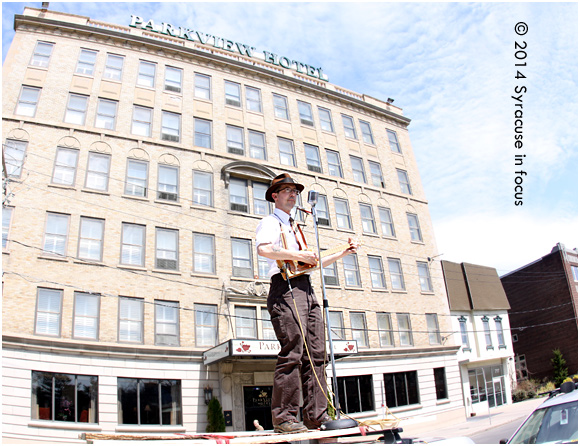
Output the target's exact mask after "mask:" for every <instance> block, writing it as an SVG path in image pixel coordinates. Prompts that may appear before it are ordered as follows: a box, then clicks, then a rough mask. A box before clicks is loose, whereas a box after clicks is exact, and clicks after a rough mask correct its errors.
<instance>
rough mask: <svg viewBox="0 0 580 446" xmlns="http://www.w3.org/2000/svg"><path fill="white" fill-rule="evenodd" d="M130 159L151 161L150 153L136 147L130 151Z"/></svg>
mask: <svg viewBox="0 0 580 446" xmlns="http://www.w3.org/2000/svg"><path fill="white" fill-rule="evenodd" d="M128 158H133V159H137V160H141V161H149V153H147V151H145V150H143V149H141V148H139V147H135V148H134V149H131V150H129V155H128Z"/></svg>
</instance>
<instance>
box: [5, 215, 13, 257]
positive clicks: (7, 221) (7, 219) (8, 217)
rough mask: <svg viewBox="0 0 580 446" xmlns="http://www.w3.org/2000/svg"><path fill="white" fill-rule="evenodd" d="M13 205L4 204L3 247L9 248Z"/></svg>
mask: <svg viewBox="0 0 580 446" xmlns="http://www.w3.org/2000/svg"><path fill="white" fill-rule="evenodd" d="M12 209H13V208H11V207H5V206H2V249H6V248H8V234H9V233H10V223H11V222H12Z"/></svg>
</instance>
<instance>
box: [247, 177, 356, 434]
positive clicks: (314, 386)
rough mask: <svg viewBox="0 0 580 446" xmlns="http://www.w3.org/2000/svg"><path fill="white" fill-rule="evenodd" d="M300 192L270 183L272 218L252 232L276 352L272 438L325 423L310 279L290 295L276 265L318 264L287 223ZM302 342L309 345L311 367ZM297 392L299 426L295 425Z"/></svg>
mask: <svg viewBox="0 0 580 446" xmlns="http://www.w3.org/2000/svg"><path fill="white" fill-rule="evenodd" d="M303 190H304V186H303V185H302V184H299V183H296V182H295V181H294V180H293V179H292V178H291V177H290V175H288V174H287V173H284V174H281V175H278V176H277V177H276V178H274V179H273V180H272V183H271V185H270V187H269V188H268V190H267V191H266V200H268V201H270V202H273V203H274V204H275V209H274V212H273V213H272V214H270V215H268V216H267V217H264V218H263V219H262V221H261V222H260V224H259V225H258V228H257V229H256V246H257V250H258V255H261V256H263V257H266V258H267V259H268V275H269V277H270V279H271V282H270V292H269V294H268V312H269V313H270V317H271V319H272V326H273V327H274V331H275V333H276V337H277V338H278V341H279V342H280V346H281V350H280V353H279V354H278V362H277V363H276V369H275V371H274V389H273V392H272V422H273V424H274V431H275V432H284V433H295V432H305V431H306V430H307V429H318V428H319V427H320V426H321V425H322V423H324V422H326V421H328V420H330V418H329V416H328V414H327V412H326V408H327V400H326V377H325V373H324V364H325V357H324V355H325V337H324V324H323V319H322V310H321V308H320V305H319V304H318V302H317V301H316V297H315V295H314V290H313V289H312V286H311V284H310V276H309V275H308V274H302V275H299V276H295V277H293V278H291V279H290V284H291V289H292V290H291V291H290V287H289V285H288V282H287V281H286V279H284V277H283V276H282V274H281V270H280V267H279V266H278V264H277V262H276V261H287V262H289V261H296V262H303V263H305V264H307V265H316V264H317V262H318V255H317V254H316V253H315V252H313V251H305V250H303V249H304V248H305V243H306V241H305V240H304V237H303V235H302V232H301V231H300V230H298V229H296V227H295V225H294V224H293V222H292V221H291V219H290V211H291V210H292V208H293V207H294V206H295V205H296V200H297V199H298V194H300V192H302V191H303ZM356 249H357V247H356V245H355V244H354V243H353V242H352V240H350V239H349V248H347V249H345V250H344V251H341V252H338V253H336V254H333V255H330V256H328V257H326V258H325V259H324V261H323V262H322V266H323V267H326V266H327V265H330V264H331V263H333V262H335V261H336V260H338V259H340V258H342V257H344V256H346V255H347V254H350V253H353V252H356ZM292 268H293V267H292ZM296 310H298V314H297V313H296ZM302 331H303V332H304V338H305V339H304V338H303V336H302ZM304 342H306V344H307V345H308V352H309V353H310V357H311V359H312V364H311V362H310V359H309V357H308V352H307V349H306V348H305V347H304ZM313 367H314V370H313ZM317 377H318V378H317ZM301 387H302V389H301ZM301 390H302V396H303V400H304V407H303V412H302V414H303V418H304V424H303V423H301V422H300V421H298V410H299V407H300V393H301Z"/></svg>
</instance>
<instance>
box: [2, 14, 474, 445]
mask: <svg viewBox="0 0 580 446" xmlns="http://www.w3.org/2000/svg"><path fill="white" fill-rule="evenodd" d="M182 26H186V25H185V24H182ZM14 27H15V31H16V33H15V36H14V40H13V42H12V45H11V47H10V50H9V52H8V55H7V57H6V60H5V63H4V67H3V70H4V71H3V104H2V107H3V109H2V143H3V153H4V160H5V175H6V176H7V181H6V183H5V196H4V207H3V252H2V254H3V255H2V257H3V269H4V276H3V287H4V288H3V293H4V295H3V305H2V319H3V326H2V341H3V356H4V357H3V363H2V368H3V406H4V407H3V431H4V436H5V437H13V438H24V439H26V438H32V437H35V438H44V439H65V438H68V439H74V438H77V437H78V434H79V432H102V433H142V432H157V433H160V432H185V431H187V432H192V431H204V430H205V427H206V422H207V419H206V404H205V400H206V397H208V396H209V394H210V392H211V394H212V395H213V396H216V397H217V398H218V399H219V401H220V403H221V405H222V407H223V409H224V412H225V414H226V420H227V423H228V427H227V429H228V430H230V431H232V430H234V431H236V430H245V429H251V426H250V425H249V423H251V421H252V420H253V419H259V420H260V421H261V423H262V424H263V425H265V426H266V427H269V426H268V423H271V421H270V419H269V406H268V404H269V395H270V391H271V385H272V371H273V367H274V363H275V357H276V350H277V341H276V340H275V339H273V331H272V328H271V325H270V323H269V317H268V315H267V311H266V305H265V304H266V300H265V296H266V294H267V289H268V282H267V280H264V273H265V271H264V265H265V262H264V261H263V259H260V258H258V257H257V255H256V249H255V248H256V247H255V242H254V240H253V239H254V235H255V227H256V225H257V224H258V222H259V220H260V219H261V218H262V217H263V215H265V214H266V213H268V212H269V204H268V203H267V202H266V201H265V200H264V191H265V189H266V188H267V185H268V183H269V182H270V180H271V178H273V177H274V176H276V175H278V174H279V173H282V172H289V173H291V174H292V176H293V177H295V178H297V179H298V180H299V181H300V182H301V183H303V184H304V185H305V186H306V190H316V191H318V192H319V193H320V201H319V203H318V205H317V210H318V216H319V225H320V226H319V228H320V231H319V232H320V245H321V247H322V248H323V249H328V248H332V247H333V246H335V245H338V244H342V243H344V242H345V241H346V239H347V238H348V237H358V238H360V240H361V241H362V243H363V247H362V248H361V249H360V250H359V252H358V253H357V254H356V255H351V256H349V257H346V258H345V259H343V260H341V261H339V262H338V263H337V264H336V265H335V266H334V267H330V268H327V269H325V271H324V274H325V276H324V281H325V284H326V289H327V295H328V299H329V302H330V314H331V317H330V325H331V327H332V332H333V336H334V337H335V339H336V342H335V348H336V349H337V350H338V351H337V375H338V384H339V389H338V392H339V397H340V400H341V404H342V408H343V410H344V411H345V412H347V413H348V414H350V415H352V416H355V417H358V418H361V419H364V418H377V417H381V416H382V408H383V407H384V406H388V407H389V409H390V410H391V411H392V412H393V414H394V415H396V416H398V417H399V418H401V419H403V420H404V421H405V420H406V421H407V422H412V420H413V419H417V417H419V416H421V417H422V419H423V420H431V421H435V420H437V419H438V418H439V417H444V416H448V415H450V414H452V413H454V412H458V413H461V412H462V411H463V405H462V402H461V401H462V391H464V389H463V390H462V384H461V379H460V373H459V367H458V361H457V355H456V353H457V350H458V348H459V346H458V345H454V341H453V339H454V338H453V337H448V336H447V335H448V334H449V333H450V331H451V323H450V316H449V306H448V303H447V297H446V293H445V288H444V283H443V279H442V274H441V266H440V264H439V263H438V262H437V261H433V260H432V258H433V257H434V256H435V255H436V254H437V248H436V244H435V239H434V235H433V229H432V225H431V219H430V216H429V210H428V205H427V201H426V198H425V195H424V193H423V189H422V186H421V181H420V177H419V172H418V169H417V165H416V162H415V158H414V156H413V150H412V147H411V143H410V141H409V133H408V130H407V127H408V125H409V122H410V120H409V119H408V118H406V117H405V116H403V114H402V110H401V109H400V108H398V107H396V106H394V105H393V104H392V103H390V102H391V101H386V102H385V101H382V100H378V99H375V98H372V97H369V96H366V95H364V94H360V93H355V92H353V91H349V90H346V89H344V88H341V87H338V86H336V85H333V84H331V83H330V82H329V81H328V80H327V76H328V73H324V72H323V71H322V69H320V68H318V67H313V66H310V65H307V64H303V63H300V62H296V61H292V60H291V59H290V58H285V57H281V56H275V55H274V54H273V52H271V53H269V52H267V51H266V52H264V51H258V50H253V49H251V48H250V47H249V45H245V44H241V43H237V42H231V41H228V40H224V39H221V41H219V39H217V38H215V37H213V36H211V35H208V34H203V35H202V34H201V33H200V34H198V33H196V32H194V31H191V30H185V29H184V28H181V29H180V28H179V27H178V26H171V25H167V24H162V23H156V22H155V21H154V20H153V19H152V18H143V19H139V18H136V17H127V22H126V23H125V24H111V23H103V22H99V21H95V20H92V19H90V18H87V17H81V16H75V15H70V14H64V13H59V12H55V11H51V10H42V9H33V8H26V9H25V10H24V12H23V13H22V14H21V15H16V16H15V18H14ZM200 36H201V38H200ZM269 50H270V51H274V49H269ZM303 200H304V198H303ZM302 205H303V206H304V207H307V206H308V205H307V204H306V203H305V200H304V202H303V203H302ZM299 215H300V214H299ZM310 219H311V217H309V216H306V217H304V214H302V220H303V221H302V222H303V224H304V231H305V233H306V236H307V238H308V239H309V242H310V244H311V245H315V237H314V230H313V226H312V221H311V220H310ZM312 280H313V283H314V284H315V287H317V289H318V290H319V291H318V296H319V299H321V298H322V293H321V291H320V285H321V283H320V281H321V278H320V274H319V272H317V273H316V274H313V275H312Z"/></svg>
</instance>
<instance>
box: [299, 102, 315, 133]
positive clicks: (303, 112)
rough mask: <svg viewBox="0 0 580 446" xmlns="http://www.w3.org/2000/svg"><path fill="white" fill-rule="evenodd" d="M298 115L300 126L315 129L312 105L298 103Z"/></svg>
mask: <svg viewBox="0 0 580 446" xmlns="http://www.w3.org/2000/svg"><path fill="white" fill-rule="evenodd" d="M298 113H299V114H300V124H303V125H308V126H310V127H314V117H313V116H312V106H311V105H310V104H308V103H307V102H302V101H298Z"/></svg>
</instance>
